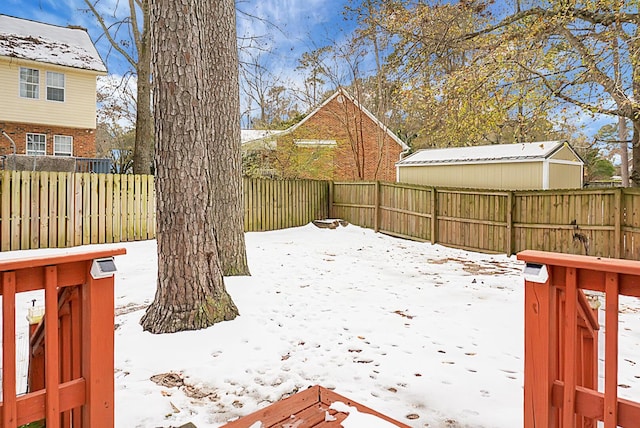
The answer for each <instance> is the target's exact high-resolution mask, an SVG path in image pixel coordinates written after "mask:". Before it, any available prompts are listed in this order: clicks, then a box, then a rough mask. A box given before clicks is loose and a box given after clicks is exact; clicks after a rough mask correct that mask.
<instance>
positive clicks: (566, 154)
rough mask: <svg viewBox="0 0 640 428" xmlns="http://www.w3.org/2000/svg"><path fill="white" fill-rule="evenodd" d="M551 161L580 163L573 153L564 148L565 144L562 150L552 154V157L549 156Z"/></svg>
mask: <svg viewBox="0 0 640 428" xmlns="http://www.w3.org/2000/svg"><path fill="white" fill-rule="evenodd" d="M551 159H556V160H566V161H571V162H580V159H578V158H577V157H576V155H575V153H574V152H572V151H571V149H570V148H569V147H567V146H566V144H565V146H564V147H563V148H561V149H560V150H558V151H557V152H556V153H554V154H553V156H551Z"/></svg>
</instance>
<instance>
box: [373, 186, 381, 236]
mask: <svg viewBox="0 0 640 428" xmlns="http://www.w3.org/2000/svg"><path fill="white" fill-rule="evenodd" d="M374 189H375V190H374V192H375V195H374V199H373V204H374V206H375V208H374V209H373V231H374V232H379V231H380V182H379V181H376V182H375V186H374Z"/></svg>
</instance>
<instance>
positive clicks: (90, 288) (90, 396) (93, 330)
mask: <svg viewBox="0 0 640 428" xmlns="http://www.w3.org/2000/svg"><path fill="white" fill-rule="evenodd" d="M86 266H87V267H86V269H87V281H86V283H85V284H83V285H82V290H81V296H82V327H83V330H82V362H83V365H82V376H83V377H84V378H85V380H86V382H87V400H86V403H85V406H84V409H83V420H82V422H83V425H82V426H85V427H94V426H104V427H113V426H114V379H113V367H114V356H113V351H114V338H113V329H114V322H113V319H114V307H113V305H114V297H113V277H108V278H102V279H93V278H92V277H91V274H90V273H89V271H90V269H91V262H88V263H87V264H86Z"/></svg>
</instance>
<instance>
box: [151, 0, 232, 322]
mask: <svg viewBox="0 0 640 428" xmlns="http://www.w3.org/2000/svg"><path fill="white" fill-rule="evenodd" d="M151 28H152V46H153V54H154V66H153V80H154V89H155V91H154V101H153V102H154V111H155V124H156V134H155V135H156V166H157V171H156V177H157V178H156V183H157V195H158V196H157V210H158V228H157V240H158V289H157V291H156V296H155V300H154V301H153V303H152V304H151V306H150V307H149V308H148V309H147V312H146V313H145V315H144V317H143V318H142V320H141V323H142V326H143V328H144V329H145V330H148V331H151V332H152V333H168V332H175V331H180V330H187V329H199V328H205V327H208V326H210V325H212V324H214V323H215V322H218V321H222V320H230V319H233V318H235V317H236V315H237V314H238V310H237V308H236V306H235V305H234V303H233V302H232V300H231V297H230V296H229V295H228V294H227V292H226V290H225V287H224V282H223V277H222V269H221V264H220V259H219V257H218V251H219V246H218V242H219V241H218V239H220V238H219V235H218V233H217V231H218V228H220V227H225V225H224V223H217V221H216V216H215V215H214V213H219V212H220V211H221V210H223V209H225V210H228V211H229V212H228V214H229V215H231V216H233V217H234V218H238V215H237V214H236V213H231V211H232V210H237V209H238V207H239V206H240V205H239V204H238V203H237V202H234V201H232V200H230V205H229V206H228V207H218V206H217V204H218V203H219V202H220V196H219V193H223V194H226V192H225V191H224V188H220V187H218V186H219V183H220V182H221V181H222V180H221V177H222V176H225V177H226V180H225V183H224V184H225V185H227V186H231V187H235V188H239V185H238V183H237V181H238V180H237V179H236V177H235V176H226V175H225V174H227V173H228V171H229V170H232V168H231V167H229V166H227V165H226V163H227V162H229V163H232V162H233V156H231V153H229V152H228V150H229V149H228V146H229V143H228V141H229V140H234V139H237V140H238V141H239V135H240V122H239V116H238V115H239V111H238V108H237V106H238V103H239V100H238V99H237V95H238V88H237V79H238V77H237V73H238V63H237V60H238V59H237V51H236V44H235V43H236V42H235V36H236V33H235V8H234V2H233V0H220V1H216V2H174V1H172V0H154V1H153V2H152V6H151ZM232 87H233V90H232ZM229 199H230V198H229ZM243 249H244V248H243Z"/></svg>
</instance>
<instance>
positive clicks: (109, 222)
mask: <svg viewBox="0 0 640 428" xmlns="http://www.w3.org/2000/svg"><path fill="white" fill-rule="evenodd" d="M113 178H114V176H113V174H107V175H106V178H105V208H104V212H105V219H104V225H105V226H104V227H105V230H104V235H105V242H107V243H112V242H113V199H114V197H113Z"/></svg>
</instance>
